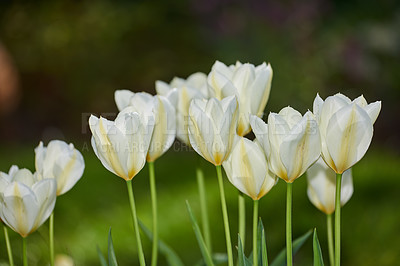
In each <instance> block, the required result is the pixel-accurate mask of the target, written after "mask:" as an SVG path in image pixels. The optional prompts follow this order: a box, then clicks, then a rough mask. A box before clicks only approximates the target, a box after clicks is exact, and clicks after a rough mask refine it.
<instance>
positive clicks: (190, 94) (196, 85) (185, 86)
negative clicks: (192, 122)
mask: <svg viewBox="0 0 400 266" xmlns="http://www.w3.org/2000/svg"><path fill="white" fill-rule="evenodd" d="M174 89H177V97H176V101H174V102H172V104H173V106H174V107H175V110H176V126H177V128H176V136H177V138H178V139H179V140H180V141H181V142H183V143H185V144H186V145H188V146H190V141H189V136H188V117H189V106H190V102H191V101H192V100H193V99H207V98H208V92H207V76H206V75H205V74H204V73H201V72H197V73H194V74H192V75H190V76H189V77H188V78H187V79H182V78H177V77H175V78H174V79H173V80H172V81H171V83H169V84H168V83H166V82H163V81H159V80H158V81H156V91H157V94H159V95H163V96H167V95H169V94H170V93H171V90H174Z"/></svg>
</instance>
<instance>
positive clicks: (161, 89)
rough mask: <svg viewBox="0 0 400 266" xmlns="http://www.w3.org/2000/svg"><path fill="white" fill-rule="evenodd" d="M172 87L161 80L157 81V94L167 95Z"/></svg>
mask: <svg viewBox="0 0 400 266" xmlns="http://www.w3.org/2000/svg"><path fill="white" fill-rule="evenodd" d="M170 89H171V88H170V86H169V85H168V83H166V82H164V81H161V80H157V81H156V92H157V94H158V95H163V96H165V95H167V94H168V92H169V91H170Z"/></svg>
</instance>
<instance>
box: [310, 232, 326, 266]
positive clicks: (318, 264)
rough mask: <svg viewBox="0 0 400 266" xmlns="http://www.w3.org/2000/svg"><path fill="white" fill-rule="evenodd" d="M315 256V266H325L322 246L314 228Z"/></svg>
mask: <svg viewBox="0 0 400 266" xmlns="http://www.w3.org/2000/svg"><path fill="white" fill-rule="evenodd" d="M313 254H314V260H313V261H314V264H313V265H314V266H324V259H323V257H322V251H321V246H320V245H319V240H318V236H317V228H314V234H313Z"/></svg>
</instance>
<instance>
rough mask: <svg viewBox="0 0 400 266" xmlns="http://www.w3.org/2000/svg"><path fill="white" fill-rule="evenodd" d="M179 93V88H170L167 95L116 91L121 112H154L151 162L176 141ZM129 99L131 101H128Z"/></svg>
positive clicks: (148, 156)
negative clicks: (176, 104) (176, 112)
mask: <svg viewBox="0 0 400 266" xmlns="http://www.w3.org/2000/svg"><path fill="white" fill-rule="evenodd" d="M177 94H178V91H177V89H172V90H170V91H169V92H168V93H167V94H166V96H165V97H164V96H161V95H155V96H153V95H151V94H149V93H146V92H139V93H133V92H131V91H128V90H117V91H115V102H116V103H117V105H118V108H119V109H120V111H121V112H137V113H141V112H145V114H146V115H153V114H154V119H155V125H154V131H153V135H152V138H151V141H150V147H149V152H148V154H147V161H149V162H153V161H155V160H156V159H157V158H159V157H160V156H161V155H163V154H164V153H165V152H166V151H167V150H168V149H169V148H170V147H171V145H172V144H173V143H174V140H175V135H176V114H175V108H174V106H173V103H174V102H175V103H176V100H177V99H176V98H177ZM127 99H128V100H129V101H126V100H127ZM121 108H122V109H121ZM124 108H125V109H124Z"/></svg>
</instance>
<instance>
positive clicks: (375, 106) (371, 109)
mask: <svg viewBox="0 0 400 266" xmlns="http://www.w3.org/2000/svg"><path fill="white" fill-rule="evenodd" d="M381 105H382V104H381V101H377V102H373V103H370V104H368V105H367V106H365V107H364V110H365V111H366V112H367V114H368V115H369V117H370V118H371V121H372V124H374V123H375V121H376V119H377V118H378V115H379V113H380V112H381Z"/></svg>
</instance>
